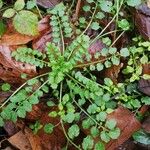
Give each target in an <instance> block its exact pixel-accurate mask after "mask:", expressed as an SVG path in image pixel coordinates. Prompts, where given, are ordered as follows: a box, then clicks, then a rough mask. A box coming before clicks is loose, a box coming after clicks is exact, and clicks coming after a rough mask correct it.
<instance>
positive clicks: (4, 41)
mask: <svg viewBox="0 0 150 150" xmlns="http://www.w3.org/2000/svg"><path fill="white" fill-rule="evenodd" d="M34 38H35V37H33V36H28V35H22V34H20V33H18V32H17V31H16V30H15V29H14V27H13V25H12V23H10V22H9V23H8V24H7V31H6V32H5V34H4V35H3V36H2V37H1V38H0V45H7V46H9V45H23V44H26V43H28V42H30V41H31V40H33V39H34Z"/></svg>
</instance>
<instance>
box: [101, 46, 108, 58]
mask: <svg viewBox="0 0 150 150" xmlns="http://www.w3.org/2000/svg"><path fill="white" fill-rule="evenodd" d="M108 52H109V51H108V49H107V48H103V49H102V50H101V54H102V56H107V55H108Z"/></svg>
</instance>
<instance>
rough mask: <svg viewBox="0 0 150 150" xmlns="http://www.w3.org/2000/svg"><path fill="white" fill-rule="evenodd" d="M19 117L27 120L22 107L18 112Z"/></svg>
mask: <svg viewBox="0 0 150 150" xmlns="http://www.w3.org/2000/svg"><path fill="white" fill-rule="evenodd" d="M17 115H18V117H20V118H25V117H26V111H25V110H24V108H23V107H20V108H19V109H18V111H17Z"/></svg>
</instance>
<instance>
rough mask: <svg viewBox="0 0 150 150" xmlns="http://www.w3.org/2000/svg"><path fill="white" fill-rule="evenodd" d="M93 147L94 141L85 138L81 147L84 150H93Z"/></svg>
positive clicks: (89, 137) (88, 137)
mask: <svg viewBox="0 0 150 150" xmlns="http://www.w3.org/2000/svg"><path fill="white" fill-rule="evenodd" d="M93 146H94V141H93V139H92V137H91V136H87V137H86V138H84V139H83V142H82V147H83V149H84V150H90V149H92V148H93Z"/></svg>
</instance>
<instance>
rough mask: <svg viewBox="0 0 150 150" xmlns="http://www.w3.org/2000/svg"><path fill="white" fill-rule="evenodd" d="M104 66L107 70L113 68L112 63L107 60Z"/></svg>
mask: <svg viewBox="0 0 150 150" xmlns="http://www.w3.org/2000/svg"><path fill="white" fill-rule="evenodd" d="M104 65H105V67H106V68H109V67H111V65H112V63H111V62H110V61H109V60H107V61H105V63H104Z"/></svg>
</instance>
